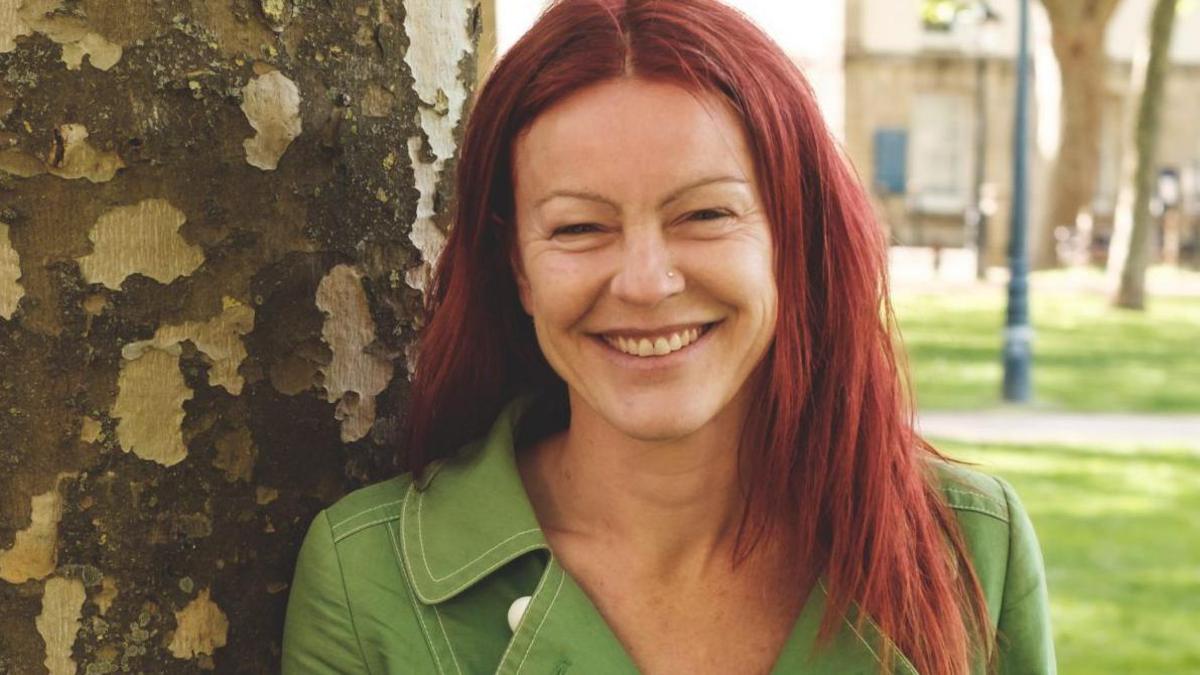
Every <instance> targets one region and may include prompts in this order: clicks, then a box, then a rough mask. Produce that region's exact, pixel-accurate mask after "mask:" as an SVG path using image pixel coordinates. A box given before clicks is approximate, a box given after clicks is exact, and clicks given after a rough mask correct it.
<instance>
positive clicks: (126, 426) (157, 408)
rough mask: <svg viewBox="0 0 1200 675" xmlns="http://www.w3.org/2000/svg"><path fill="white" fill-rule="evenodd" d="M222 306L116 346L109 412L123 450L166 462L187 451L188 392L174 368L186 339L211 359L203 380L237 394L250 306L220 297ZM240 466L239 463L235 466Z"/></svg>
mask: <svg viewBox="0 0 1200 675" xmlns="http://www.w3.org/2000/svg"><path fill="white" fill-rule="evenodd" d="M225 305H226V306H225V311H223V312H221V314H219V315H218V316H216V317H214V318H212V319H210V320H208V321H187V322H184V323H182V324H171V325H166V326H160V327H159V329H158V330H157V331H155V333H154V337H153V338H151V339H149V340H142V341H140V342H132V343H130V344H127V345H125V347H124V348H123V349H122V350H121V355H122V357H124V361H123V362H122V365H121V374H120V377H119V378H118V381H117V400H116V403H114V404H113V409H112V415H113V417H116V418H119V421H118V423H117V440H118V441H120V443H121V447H122V448H123V449H124V450H125V451H126V452H132V453H133V454H135V455H137V456H138V457H141V458H142V459H148V460H151V461H155V462H158V463H159V464H162V465H164V466H172V465H174V464H178V463H179V462H181V461H183V459H184V457H186V456H187V447H186V446H185V445H184V442H183V430H182V424H183V403H184V401H187V400H189V399H191V398H192V390H191V389H188V387H187V385H186V384H185V382H184V380H183V375H182V373H180V372H179V355H180V353H181V352H182V348H181V346H180V345H181V343H182V342H184V341H185V340H186V341H190V342H191V343H192V344H193V345H195V347H196V349H197V351H199V352H200V353H202V354H203V355H204V356H205V357H206V358H207V359H208V360H209V362H210V363H211V364H212V366H211V367H210V368H209V370H208V383H209V384H210V385H212V386H214V387H222V388H224V389H225V391H227V392H229V393H230V394H233V395H234V396H237V395H238V394H240V393H242V386H243V385H244V380H243V379H242V376H241V375H240V374H239V373H238V367H239V366H240V365H241V364H242V361H243V360H244V359H245V358H246V347H245V345H244V344H242V336H243V335H246V334H247V333H249V332H250V331H251V329H253V328H254V309H253V308H252V307H250V306H248V305H245V304H242V303H240V302H237V301H235V300H229V299H226V302H225ZM239 470H240V469H239Z"/></svg>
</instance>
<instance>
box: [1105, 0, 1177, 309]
mask: <svg viewBox="0 0 1200 675" xmlns="http://www.w3.org/2000/svg"><path fill="white" fill-rule="evenodd" d="M1177 5H1178V2H1177V0H1156V2H1155V4H1154V13H1153V15H1151V17H1150V26H1149V36H1150V40H1149V44H1150V58H1149V60H1148V61H1147V63H1146V74H1145V82H1144V84H1143V85H1142V87H1141V101H1140V104H1139V105H1138V118H1137V127H1136V129H1135V131H1134V147H1135V148H1136V150H1137V166H1136V169H1135V170H1134V173H1133V175H1132V177H1130V178H1129V182H1130V183H1132V184H1131V185H1127V186H1125V187H1123V188H1122V192H1123V193H1125V195H1126V198H1123V199H1121V200H1120V201H1121V204H1119V205H1118V208H1119V210H1120V212H1119V213H1118V214H1117V219H1116V227H1117V231H1116V232H1115V233H1114V236H1113V251H1111V252H1110V254H1109V265H1110V269H1111V270H1112V271H1113V276H1115V277H1117V289H1116V294H1115V296H1114V298H1113V304H1114V305H1116V306H1117V307H1125V308H1128V309H1144V308H1145V306H1146V266H1147V264H1148V263H1149V253H1150V251H1149V249H1150V234H1151V225H1152V223H1153V218H1152V216H1151V214H1150V199H1151V197H1152V196H1153V195H1154V192H1155V187H1156V182H1157V180H1156V179H1157V175H1156V173H1157V172H1156V169H1157V149H1158V148H1157V146H1158V129H1159V122H1160V120H1161V119H1162V114H1161V112H1162V101H1163V91H1164V90H1165V88H1166V79H1167V72H1168V71H1169V70H1170V59H1171V33H1172V32H1173V29H1174V26H1175V14H1176V9H1177ZM1129 195H1132V199H1129V198H1128V196H1129Z"/></svg>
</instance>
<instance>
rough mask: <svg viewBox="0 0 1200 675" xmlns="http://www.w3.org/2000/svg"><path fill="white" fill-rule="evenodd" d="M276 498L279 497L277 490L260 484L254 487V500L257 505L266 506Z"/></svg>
mask: <svg viewBox="0 0 1200 675" xmlns="http://www.w3.org/2000/svg"><path fill="white" fill-rule="evenodd" d="M276 499H279V490H276V489H275V488H271V487H262V486H261V485H260V486H258V487H257V488H254V502H255V503H256V504H258V505H259V506H266V505H267V504H270V503H271V502H273V501H275V500H276Z"/></svg>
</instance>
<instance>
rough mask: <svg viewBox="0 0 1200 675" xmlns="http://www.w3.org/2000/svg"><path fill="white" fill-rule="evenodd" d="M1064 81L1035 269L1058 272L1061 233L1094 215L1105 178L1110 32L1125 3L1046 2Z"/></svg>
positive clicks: (1088, 0) (1100, 0)
mask: <svg viewBox="0 0 1200 675" xmlns="http://www.w3.org/2000/svg"><path fill="white" fill-rule="evenodd" d="M1042 4H1044V5H1045V6H1046V13H1047V16H1048V17H1049V19H1050V28H1051V44H1052V46H1053V48H1054V56H1055V58H1056V59H1057V61H1058V67H1059V72H1060V75H1061V78H1062V101H1061V105H1060V110H1059V115H1060V135H1059V148H1058V155H1057V156H1056V157H1055V160H1054V162H1053V165H1052V168H1051V170H1050V171H1051V173H1050V181H1049V183H1048V184H1047V189H1046V198H1047V199H1048V200H1049V204H1048V205H1047V208H1046V212H1045V216H1044V218H1045V219H1044V221H1043V222H1042V227H1041V229H1040V230H1039V235H1038V239H1039V241H1038V245H1037V246H1035V247H1034V249H1035V251H1036V257H1035V260H1034V266H1035V267H1038V268H1046V267H1052V266H1055V265H1057V264H1058V261H1057V259H1056V256H1055V236H1054V231H1055V228H1057V227H1060V226H1063V227H1068V228H1072V229H1074V227H1075V220H1076V218H1077V217H1078V215H1079V214H1080V213H1081V212H1090V211H1091V205H1092V199H1093V197H1094V196H1095V192H1096V184H1097V181H1098V180H1099V177H1100V133H1101V115H1102V110H1103V107H1104V106H1103V101H1104V95H1105V85H1104V77H1105V73H1106V72H1107V64H1108V56H1107V54H1106V53H1105V50H1104V33H1105V30H1106V29H1107V27H1108V23H1109V20H1110V19H1111V18H1112V15H1113V12H1114V11H1115V10H1116V7H1117V5H1118V4H1119V0H1042Z"/></svg>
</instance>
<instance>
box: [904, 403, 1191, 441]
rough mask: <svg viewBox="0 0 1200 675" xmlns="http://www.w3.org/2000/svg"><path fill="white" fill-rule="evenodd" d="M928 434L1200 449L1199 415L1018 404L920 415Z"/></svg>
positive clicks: (946, 437) (969, 439)
mask: <svg viewBox="0 0 1200 675" xmlns="http://www.w3.org/2000/svg"><path fill="white" fill-rule="evenodd" d="M918 426H919V428H920V430H921V432H922V433H923V434H924V435H926V436H928V437H929V438H944V439H949V440H958V441H967V442H982V443H988V442H991V443H1056V444H1065V445H1083V446H1087V445H1120V446H1142V447H1149V446H1154V447H1161V448H1188V449H1192V450H1197V451H1200V415H1136V414H1116V413H1114V414H1109V413H1059V412H1041V411H1031V410H1020V409H998V410H989V411H969V412H939V411H928V412H924V413H922V414H921V415H919V421H918Z"/></svg>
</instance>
